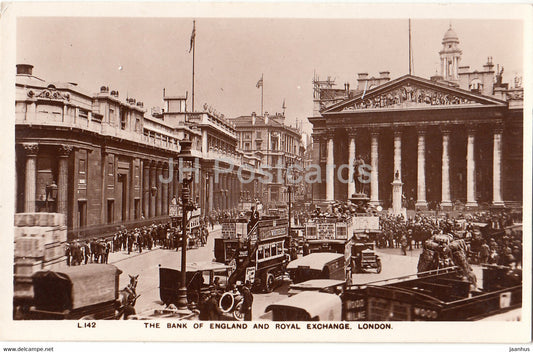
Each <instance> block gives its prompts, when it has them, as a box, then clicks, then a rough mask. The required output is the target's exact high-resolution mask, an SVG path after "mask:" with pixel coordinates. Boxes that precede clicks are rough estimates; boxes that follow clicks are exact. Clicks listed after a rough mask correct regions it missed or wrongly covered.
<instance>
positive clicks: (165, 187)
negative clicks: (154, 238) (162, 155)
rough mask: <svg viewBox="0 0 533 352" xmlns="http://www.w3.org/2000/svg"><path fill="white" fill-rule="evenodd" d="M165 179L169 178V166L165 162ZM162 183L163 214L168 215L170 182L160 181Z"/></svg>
mask: <svg viewBox="0 0 533 352" xmlns="http://www.w3.org/2000/svg"><path fill="white" fill-rule="evenodd" d="M163 179H164V180H168V166H167V165H166V164H165V165H164V166H163ZM160 184H161V191H162V193H163V194H162V195H161V208H162V209H161V214H162V215H168V183H166V182H160Z"/></svg>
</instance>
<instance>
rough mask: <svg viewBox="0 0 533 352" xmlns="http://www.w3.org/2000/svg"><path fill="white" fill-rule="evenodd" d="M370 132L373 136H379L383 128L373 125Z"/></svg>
mask: <svg viewBox="0 0 533 352" xmlns="http://www.w3.org/2000/svg"><path fill="white" fill-rule="evenodd" d="M370 134H371V135H372V137H379V135H380V134H381V128H379V127H371V128H370Z"/></svg>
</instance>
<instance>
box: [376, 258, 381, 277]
mask: <svg viewBox="0 0 533 352" xmlns="http://www.w3.org/2000/svg"><path fill="white" fill-rule="evenodd" d="M377 265H378V266H377V268H376V272H377V273H378V274H379V273H380V272H381V260H379V259H378V260H377Z"/></svg>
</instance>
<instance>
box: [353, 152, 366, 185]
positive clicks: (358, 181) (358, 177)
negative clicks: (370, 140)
mask: <svg viewBox="0 0 533 352" xmlns="http://www.w3.org/2000/svg"><path fill="white" fill-rule="evenodd" d="M364 165H366V163H365V160H364V159H363V157H362V156H361V155H358V156H357V158H356V159H355V161H354V170H353V178H354V183H355V193H356V194H366V192H365V182H362V181H363V178H362V176H363V175H364V172H363V168H364Z"/></svg>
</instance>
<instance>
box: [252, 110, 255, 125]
mask: <svg viewBox="0 0 533 352" xmlns="http://www.w3.org/2000/svg"><path fill="white" fill-rule="evenodd" d="M253 125H255V111H254V112H252V126H253Z"/></svg>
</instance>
